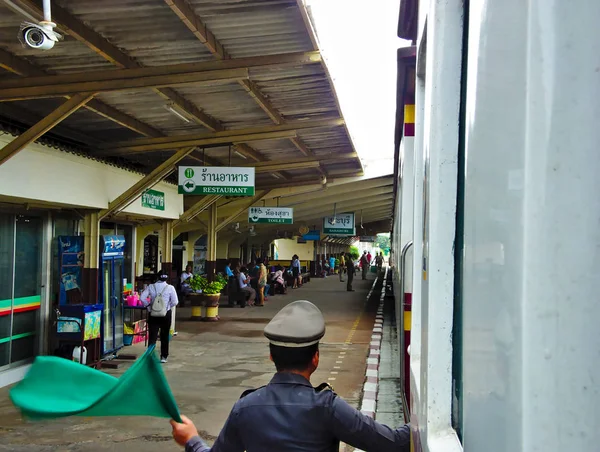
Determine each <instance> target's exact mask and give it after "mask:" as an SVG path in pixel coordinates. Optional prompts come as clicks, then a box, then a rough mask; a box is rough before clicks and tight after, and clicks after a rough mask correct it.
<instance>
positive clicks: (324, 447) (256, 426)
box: [186, 372, 410, 452]
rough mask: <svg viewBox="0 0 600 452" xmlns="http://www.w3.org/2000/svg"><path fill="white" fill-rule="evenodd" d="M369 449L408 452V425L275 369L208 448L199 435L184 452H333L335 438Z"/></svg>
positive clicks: (242, 401)
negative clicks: (380, 418)
mask: <svg viewBox="0 0 600 452" xmlns="http://www.w3.org/2000/svg"><path fill="white" fill-rule="evenodd" d="M340 441H343V442H344V443H347V444H349V445H351V446H354V447H357V448H359V449H362V450H368V451H381V452H388V451H389V452H392V451H393V452H404V451H406V452H408V451H409V450H410V433H409V428H408V426H406V425H405V426H403V427H401V428H399V429H397V430H392V429H391V428H389V427H387V426H385V425H383V424H379V423H377V422H375V421H374V420H373V419H371V418H370V417H368V416H365V415H363V414H362V413H361V412H360V411H358V410H356V409H355V408H353V407H351V406H350V405H348V403H346V402H345V401H344V400H343V399H341V398H340V397H338V396H337V395H336V394H335V393H334V392H333V391H331V390H330V389H327V388H326V389H322V390H318V389H315V388H313V387H312V386H311V384H310V383H309V381H308V380H306V379H305V378H304V377H303V376H301V375H298V374H293V373H286V372H280V373H277V374H275V376H274V377H273V379H272V380H271V382H270V383H269V384H268V385H267V386H265V387H263V388H260V389H257V390H255V391H253V392H251V393H250V394H248V395H246V396H245V397H242V398H241V399H240V400H238V401H237V402H236V404H235V405H234V406H233V409H232V410H231V413H230V415H229V418H228V419H227V422H226V423H225V426H224V427H223V430H221V433H220V435H219V437H218V438H217V440H216V442H215V443H214V445H213V447H212V448H210V447H208V446H207V445H206V444H205V443H204V442H203V441H202V440H201V439H200V438H199V437H196V438H194V439H192V440H191V441H190V442H188V444H187V446H186V451H187V452H208V451H211V452H244V451H247V452H269V451H273V452H286V451H297V452H304V451H306V452H334V451H335V452H338V451H339V442H340Z"/></svg>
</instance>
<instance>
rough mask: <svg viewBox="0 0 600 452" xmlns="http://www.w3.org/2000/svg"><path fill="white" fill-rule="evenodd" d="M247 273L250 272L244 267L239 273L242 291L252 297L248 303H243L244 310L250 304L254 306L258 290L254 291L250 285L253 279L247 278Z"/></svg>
mask: <svg viewBox="0 0 600 452" xmlns="http://www.w3.org/2000/svg"><path fill="white" fill-rule="evenodd" d="M247 271H248V270H247V269H246V267H242V268H241V269H240V271H239V276H238V281H239V284H240V289H242V292H245V293H248V294H249V295H250V298H249V299H248V301H247V302H243V303H242V308H245V307H246V304H248V305H249V306H254V300H256V290H254V289H253V288H252V287H250V286H249V285H248V284H249V283H250V279H251V278H250V277H249V276H246V272H247Z"/></svg>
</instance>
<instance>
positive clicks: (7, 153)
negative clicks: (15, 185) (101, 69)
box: [0, 93, 94, 165]
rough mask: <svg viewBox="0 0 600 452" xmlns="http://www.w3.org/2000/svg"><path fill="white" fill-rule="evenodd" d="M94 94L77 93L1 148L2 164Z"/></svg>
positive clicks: (0, 157)
mask: <svg viewBox="0 0 600 452" xmlns="http://www.w3.org/2000/svg"><path fill="white" fill-rule="evenodd" d="M92 97H94V94H93V93H92V94H89V93H88V94H77V95H75V96H73V97H71V98H70V99H69V100H67V101H66V102H64V103H63V104H62V105H61V106H60V107H58V108H57V109H56V110H54V111H53V112H52V113H50V114H49V115H48V116H46V117H45V118H44V119H42V120H41V121H39V122H38V123H36V124H34V125H33V126H31V127H30V128H29V129H28V130H26V131H25V132H23V133H22V134H21V135H19V136H18V137H17V138H15V139H14V140H12V141H11V142H10V143H8V144H7V145H6V146H4V147H3V148H2V149H0V165H2V164H3V163H4V162H6V161H7V160H8V159H10V158H11V157H13V156H14V155H16V154H17V153H18V152H19V151H21V150H22V149H23V148H24V147H25V146H27V145H28V144H30V143H32V142H34V141H35V140H37V139H38V138H39V137H41V136H42V135H43V134H45V133H46V132H47V131H48V130H50V129H51V128H52V127H54V126H55V125H56V124H58V123H59V122H61V121H62V120H63V119H65V118H66V117H68V116H69V115H71V114H72V113H74V112H76V111H77V110H78V109H79V107H81V106H82V105H84V104H85V103H86V102H88V101H89V100H90V99H91V98H92Z"/></svg>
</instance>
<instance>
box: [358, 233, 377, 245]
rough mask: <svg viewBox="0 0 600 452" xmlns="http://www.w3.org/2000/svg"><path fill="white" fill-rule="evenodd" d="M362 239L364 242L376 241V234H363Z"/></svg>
mask: <svg viewBox="0 0 600 452" xmlns="http://www.w3.org/2000/svg"><path fill="white" fill-rule="evenodd" d="M360 241H361V242H363V243H375V236H374V235H361V236H360Z"/></svg>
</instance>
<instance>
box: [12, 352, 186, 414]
mask: <svg viewBox="0 0 600 452" xmlns="http://www.w3.org/2000/svg"><path fill="white" fill-rule="evenodd" d="M10 398H11V400H12V402H13V403H14V405H15V406H16V407H17V408H19V409H20V410H21V412H22V413H23V415H24V416H26V417H28V418H30V419H54V418H59V417H65V416H152V417H162V418H168V419H174V420H176V421H177V422H181V418H180V416H179V409H178V408H177V404H176V403H175V399H174V398H173V394H172V393H171V389H170V387H169V384H168V383H167V380H166V378H165V374H164V373H163V370H162V368H161V365H160V362H159V361H158V358H157V357H156V355H155V354H154V347H150V348H148V350H147V351H146V353H145V354H144V355H143V356H142V357H141V358H139V359H138V360H137V361H136V362H135V363H134V364H133V365H132V366H131V367H130V368H129V369H128V370H127V371H126V372H125V373H124V374H123V375H122V376H121V378H115V377H113V376H111V375H107V374H105V373H103V372H100V371H99V370H96V369H92V368H90V367H87V366H82V365H81V364H79V363H77V362H73V361H69V360H67V359H64V358H58V357H54V356H39V357H37V358H36V359H35V361H34V363H33V365H32V366H31V369H30V370H29V372H28V373H27V375H26V376H25V378H24V379H23V380H22V381H21V382H20V383H19V384H18V385H17V386H15V387H14V388H13V389H11V391H10Z"/></svg>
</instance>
